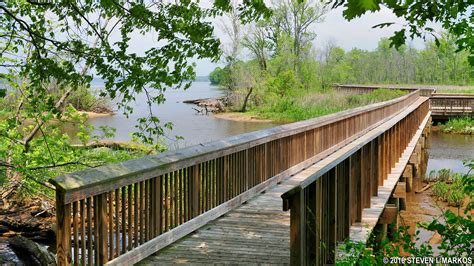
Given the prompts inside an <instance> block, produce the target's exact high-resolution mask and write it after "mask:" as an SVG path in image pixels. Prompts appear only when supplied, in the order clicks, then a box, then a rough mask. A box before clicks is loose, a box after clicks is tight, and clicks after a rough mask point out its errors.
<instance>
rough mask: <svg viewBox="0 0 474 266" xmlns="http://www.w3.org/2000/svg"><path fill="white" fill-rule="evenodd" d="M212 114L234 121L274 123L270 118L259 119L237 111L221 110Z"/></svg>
mask: <svg viewBox="0 0 474 266" xmlns="http://www.w3.org/2000/svg"><path fill="white" fill-rule="evenodd" d="M213 116H214V117H215V118H218V119H224V120H230V121H236V122H252V123H276V122H275V121H273V120H271V119H260V118H258V117H256V116H253V115H250V114H246V113H239V112H222V113H214V114H213Z"/></svg>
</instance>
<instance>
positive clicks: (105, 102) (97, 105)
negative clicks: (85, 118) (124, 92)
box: [67, 87, 111, 113]
mask: <svg viewBox="0 0 474 266" xmlns="http://www.w3.org/2000/svg"><path fill="white" fill-rule="evenodd" d="M67 103H69V104H70V105H72V106H73V107H74V108H75V109H76V110H79V111H91V112H97V113H107V112H111V110H110V101H109V99H107V98H105V97H100V96H99V95H98V93H97V92H96V91H93V90H92V89H91V88H87V87H80V88H78V89H77V90H76V91H73V92H72V93H71V95H70V96H69V98H68V99H67Z"/></svg>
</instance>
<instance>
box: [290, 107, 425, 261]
mask: <svg viewBox="0 0 474 266" xmlns="http://www.w3.org/2000/svg"><path fill="white" fill-rule="evenodd" d="M406 108H407V109H405V110H404V112H403V113H402V114H400V115H398V116H396V117H394V118H392V119H391V120H389V121H388V122H387V123H388V125H386V124H384V128H382V129H377V130H376V132H375V133H374V132H372V133H371V135H370V134H369V135H368V136H364V138H360V139H358V140H357V144H353V146H354V147H353V148H350V149H347V150H341V151H338V153H341V154H338V155H337V156H331V157H333V158H326V159H325V160H324V161H321V162H320V163H318V166H315V168H316V170H315V172H314V173H313V174H312V175H311V176H309V177H307V178H306V179H304V180H302V181H301V182H300V183H299V184H298V185H297V186H295V187H294V188H293V189H291V190H290V191H288V192H286V193H284V194H283V195H282V198H283V204H284V206H283V209H284V210H290V215H291V218H290V221H291V222H290V245H291V247H290V248H291V251H290V254H291V264H292V265H324V264H332V263H334V262H335V250H336V244H337V243H338V242H341V241H344V240H346V239H348V237H349V229H350V226H351V225H353V224H354V223H357V222H361V218H362V209H363V208H370V205H371V197H372V196H377V193H378V187H379V186H382V184H383V183H384V180H385V179H386V178H387V177H388V174H389V173H390V171H391V169H392V167H394V166H395V163H396V162H397V161H398V158H399V157H400V156H401V154H402V153H403V151H404V150H405V148H406V147H407V144H408V143H409V142H410V140H411V139H412V137H413V136H414V134H415V132H416V131H417V130H418V127H419V126H420V124H421V122H422V121H423V120H424V119H425V118H426V116H427V114H428V112H429V101H428V99H427V98H424V100H423V99H421V100H420V101H418V102H417V103H414V104H413V105H412V106H410V107H409V106H406ZM335 134H336V136H335V137H336V138H339V135H340V134H343V133H342V132H340V131H339V132H337V133H335ZM347 147H349V146H347ZM347 147H346V148H347ZM319 164H321V165H319Z"/></svg>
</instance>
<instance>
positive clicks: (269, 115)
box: [250, 89, 405, 122]
mask: <svg viewBox="0 0 474 266" xmlns="http://www.w3.org/2000/svg"><path fill="white" fill-rule="evenodd" d="M404 94H405V92H403V91H400V90H391V89H377V90H375V91H373V92H371V93H368V94H360V95H348V94H343V93H338V92H334V91H327V92H301V93H293V95H291V96H283V97H282V96H275V95H273V96H267V97H266V99H265V100H264V101H263V103H262V104H260V105H257V106H253V107H252V108H251V109H250V113H251V114H253V115H256V116H258V117H260V118H264V119H271V120H274V121H278V122H294V121H300V120H306V119H310V118H314V117H319V116H324V115H328V114H332V113H336V112H340V111H343V110H347V109H351V108H355V107H359V106H364V105H368V104H372V103H376V102H381V101H386V100H390V99H394V98H397V97H400V96H402V95H404Z"/></svg>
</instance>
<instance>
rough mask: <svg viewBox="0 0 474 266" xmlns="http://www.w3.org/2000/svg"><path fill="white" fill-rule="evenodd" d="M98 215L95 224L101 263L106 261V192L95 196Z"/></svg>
mask: <svg viewBox="0 0 474 266" xmlns="http://www.w3.org/2000/svg"><path fill="white" fill-rule="evenodd" d="M97 199H98V207H99V211H98V214H99V217H98V225H97V226H96V227H97V229H98V230H99V243H98V244H99V263H100V264H101V265H102V264H104V263H106V262H107V261H108V256H107V194H106V193H103V194H100V195H99V196H97Z"/></svg>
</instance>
